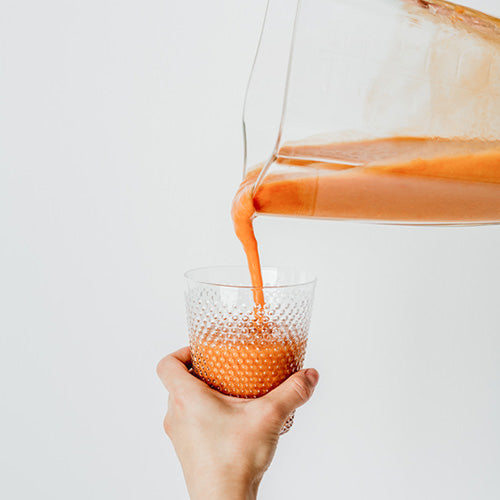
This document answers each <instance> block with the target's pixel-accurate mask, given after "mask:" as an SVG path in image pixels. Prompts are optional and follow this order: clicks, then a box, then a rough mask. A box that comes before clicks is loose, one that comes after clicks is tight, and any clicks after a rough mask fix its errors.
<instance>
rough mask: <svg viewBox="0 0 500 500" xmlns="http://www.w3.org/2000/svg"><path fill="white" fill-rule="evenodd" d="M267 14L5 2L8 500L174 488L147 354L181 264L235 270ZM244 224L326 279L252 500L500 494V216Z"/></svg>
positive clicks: (0, 303) (165, 339)
mask: <svg viewBox="0 0 500 500" xmlns="http://www.w3.org/2000/svg"><path fill="white" fill-rule="evenodd" d="M494 4H496V0H489V1H487V0H483V1H482V2H479V1H478V2H475V3H474V5H475V6H478V7H483V8H485V9H488V8H490V9H493V7H494ZM264 7H265V3H264V0H251V1H242V0H213V1H207V0H188V1H184V2H182V1H176V2H174V1H171V0H161V1H160V0H144V1H140V2H139V1H135V2H134V1H129V0H120V1H111V0H99V1H96V0H87V1H77V0H73V1H68V0H66V1H62V0H61V1H54V0H47V1H43V2H39V1H34V0H25V1H22V2H20V1H18V0H0V72H1V73H0V238H1V241H0V420H1V423H0V476H1V480H0V497H2V498H5V499H9V500H17V499H23V500H24V499H32V498H37V499H44V500H45V499H47V500H49V499H50V500H59V499H61V500H62V499H68V498H71V499H72V500H83V499H85V500H87V499H98V500H101V499H103V500H104V499H120V500H132V499H134V500H135V499H148V500H153V499H165V498H171V499H184V498H187V494H186V491H185V487H184V483H183V479H182V475H181V470H180V467H179V465H178V463H177V460H176V457H175V454H174V452H173V449H172V446H171V445H170V443H169V442H168V440H167V438H166V437H165V436H164V434H163V430H162V419H163V414H164V411H165V409H166V400H167V394H166V392H165V391H164V389H163V388H162V387H161V385H160V383H159V381H158V380H157V378H156V375H155V365H156V362H157V361H158V360H159V359H160V358H161V357H162V356H163V355H165V354H166V353H168V352H170V351H172V350H174V349H176V348H178V347H180V346H182V345H184V344H185V343H186V329H185V319H184V304H183V276H182V275H183V271H184V270H186V269H188V268H192V267H197V266H202V265H212V264H226V263H232V264H240V263H243V262H244V260H243V254H242V251H241V249H240V247H239V244H238V242H237V241H236V238H235V236H234V234H233V232H232V226H231V221H230V216H229V210H230V202H231V197H232V194H233V192H234V190H235V189H236V187H237V185H238V183H239V180H240V177H241V165H242V134H241V123H240V116H241V109H242V102H243V95H244V89H245V85H246V80H247V77H248V72H249V69H250V64H251V61H252V57H253V53H254V49H255V46H256V41H257V36H258V32H259V29H260V23H261V19H262V15H263V11H264ZM496 8H497V7H496ZM497 13H498V12H497ZM257 232H258V237H259V239H260V242H261V247H262V254H263V260H264V263H266V264H268V265H273V264H288V265H293V266H297V267H303V268H307V269H310V270H312V271H313V272H315V273H316V274H317V275H318V277H319V285H318V289H317V300H316V306H315V311H314V318H313V325H312V331H311V340H310V344H309V353H308V361H307V364H308V365H309V366H315V367H317V368H318V369H319V371H320V372H321V380H320V384H319V386H318V388H317V391H316V394H315V395H314V399H313V400H312V401H311V402H310V403H309V404H308V405H307V406H306V407H304V408H303V409H301V410H300V411H299V412H298V414H297V418H296V423H295V425H294V428H293V431H292V432H290V433H289V434H288V435H287V436H285V437H283V439H282V440H281V442H280V446H279V449H278V452H277V455H276V457H275V461H274V464H273V466H272V468H271V470H270V471H269V472H268V474H267V476H266V477H265V479H264V481H263V484H262V487H261V493H260V498H261V499H278V498H287V499H302V498H338V499H342V500H351V499H352V500H362V499H368V498H370V499H381V500H382V499H384V500H392V499H394V500H396V499H398V500H401V499H411V500H421V499H436V500H437V499H439V500H442V499H453V500H461V499H464V500H465V499H472V498H474V499H481V500H490V499H491V500H493V499H498V498H499V496H500V474H499V473H498V471H499V470H500V424H499V423H498V422H500V333H499V330H500V307H499V306H500V259H499V257H498V256H499V251H500V229H499V228H497V227H491V228H464V229H437V228H427V229H426V228H398V227H377V226H369V225H359V224H348V223H333V222H311V221H295V220H287V219H271V218H266V219H262V220H260V221H258V223H257Z"/></svg>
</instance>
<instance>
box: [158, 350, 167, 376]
mask: <svg viewBox="0 0 500 500" xmlns="http://www.w3.org/2000/svg"><path fill="white" fill-rule="evenodd" d="M169 358H170V355H168V356H165V357H164V358H163V359H160V361H159V362H158V364H157V365H156V374H157V375H158V376H159V377H160V378H161V377H163V376H165V372H166V371H167V370H168V365H169V364H170V359H169Z"/></svg>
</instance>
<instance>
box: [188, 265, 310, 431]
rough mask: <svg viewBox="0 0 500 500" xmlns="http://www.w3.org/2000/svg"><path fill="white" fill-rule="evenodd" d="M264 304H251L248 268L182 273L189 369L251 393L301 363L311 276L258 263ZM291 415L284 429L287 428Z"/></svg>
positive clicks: (233, 390) (219, 386) (230, 389)
mask: <svg viewBox="0 0 500 500" xmlns="http://www.w3.org/2000/svg"><path fill="white" fill-rule="evenodd" d="M262 275H263V280H264V287H263V289H262V290H263V293H264V300H265V305H264V306H256V305H255V302H254V295H253V292H254V288H253V287H252V285H251V282H250V277H249V275H248V269H247V268H246V267H213V268H203V269H196V270H193V271H188V272H187V273H186V275H185V276H186V309H187V319H188V330H189V344H190V348H191V355H192V362H193V371H194V373H195V375H196V376H197V377H199V378H200V379H201V380H203V381H204V382H206V383H207V384H208V385H210V386H211V387H213V388H214V389H216V390H218V391H220V392H222V393H224V394H228V395H231V396H235V397H241V398H256V397H259V396H263V395H264V394H266V393H268V392H269V391H270V390H272V389H274V388H275V387H277V386H278V385H279V384H281V383H282V382H283V381H284V380H285V379H287V378H288V377H289V376H290V375H292V374H293V373H295V372H296V371H298V370H300V369H301V368H302V366H303V363H304V357H305V353H306V344H307V338H308V332H309V324H310V320H311V311H312V304H313V295H314V288H315V283H316V281H315V279H314V278H313V277H312V276H311V275H309V274H308V273H305V272H301V271H296V270H293V269H285V268H263V269H262ZM292 423H293V415H290V417H289V418H288V420H287V421H286V423H285V425H284V426H283V428H282V431H281V434H283V433H285V432H286V431H288V430H289V429H290V427H291V426H292Z"/></svg>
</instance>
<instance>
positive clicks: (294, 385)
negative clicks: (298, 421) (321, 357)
mask: <svg viewBox="0 0 500 500" xmlns="http://www.w3.org/2000/svg"><path fill="white" fill-rule="evenodd" d="M318 380H319V373H318V372H317V371H316V370H315V369H314V368H308V369H307V370H301V371H299V372H297V373H294V374H293V375H292V376H291V377H289V378H287V379H286V380H285V381H284V382H283V383H282V384H280V385H279V386H278V387H276V389H273V390H272V391H271V392H269V393H268V394H266V395H265V396H263V397H262V398H260V399H261V400H262V402H263V403H265V404H269V405H270V406H272V407H273V409H274V411H276V412H277V413H278V414H279V416H280V418H282V419H283V420H284V419H286V418H287V417H288V416H289V415H290V413H292V411H294V410H295V409H296V408H298V407H299V406H302V405H303V404H305V403H307V401H309V399H310V397H311V396H312V394H313V392H314V388H315V387H316V384H317V383H318Z"/></svg>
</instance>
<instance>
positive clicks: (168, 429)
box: [163, 413, 173, 437]
mask: <svg viewBox="0 0 500 500" xmlns="http://www.w3.org/2000/svg"><path fill="white" fill-rule="evenodd" d="M172 427H173V426H172V418H171V417H170V413H167V415H166V416H165V418H164V419H163V429H164V431H165V434H166V435H167V436H168V437H172Z"/></svg>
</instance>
